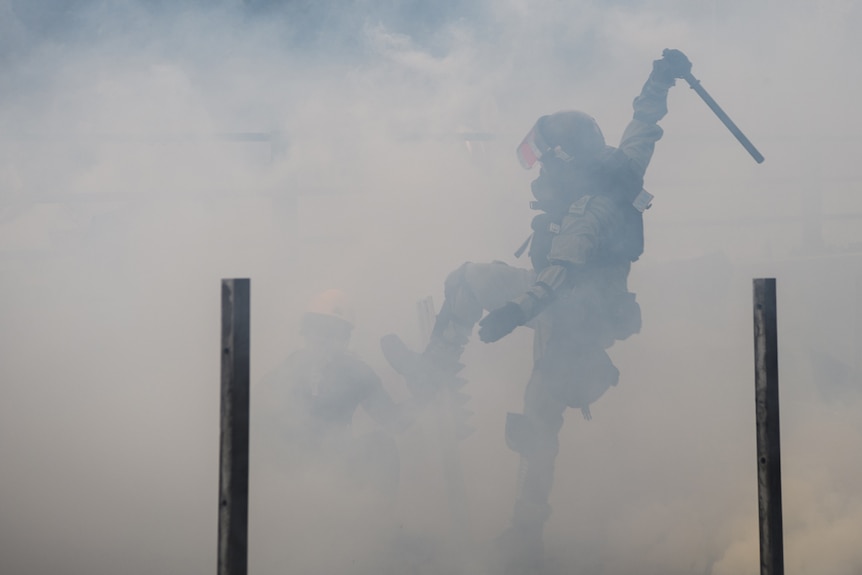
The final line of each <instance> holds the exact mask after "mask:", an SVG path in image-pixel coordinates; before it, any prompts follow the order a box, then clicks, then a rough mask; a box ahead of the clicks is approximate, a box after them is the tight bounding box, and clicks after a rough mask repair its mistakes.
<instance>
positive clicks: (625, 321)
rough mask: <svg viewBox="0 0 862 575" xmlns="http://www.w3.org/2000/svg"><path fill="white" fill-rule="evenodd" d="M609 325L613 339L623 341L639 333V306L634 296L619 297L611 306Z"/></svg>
mask: <svg viewBox="0 0 862 575" xmlns="http://www.w3.org/2000/svg"><path fill="white" fill-rule="evenodd" d="M610 311H611V325H612V328H613V336H614V339H617V340H624V339H627V338H629V337H631V336H633V335H634V334H636V333H640V331H641V306H640V304H639V303H638V302H637V299H636V296H635V294H633V293H631V292H626V293H624V294H622V295H620V296H619V297H618V298H616V300H615V301H614V303H613V305H612V306H611V310H610Z"/></svg>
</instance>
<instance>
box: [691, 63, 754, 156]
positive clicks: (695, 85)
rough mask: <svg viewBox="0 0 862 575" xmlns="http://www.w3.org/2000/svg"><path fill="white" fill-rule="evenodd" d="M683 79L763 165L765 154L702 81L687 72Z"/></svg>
mask: <svg viewBox="0 0 862 575" xmlns="http://www.w3.org/2000/svg"><path fill="white" fill-rule="evenodd" d="M682 79H683V80H685V81H686V82H688V85H689V86H691V89H692V90H694V91H695V92H697V95H698V96H700V97H701V99H702V100H703V101H704V102H706V105H707V106H709V108H710V109H711V110H712V111H713V113H715V115H716V116H718V119H719V120H721V123H722V124H724V125H725V126H726V127H727V129H728V130H730V133H731V134H733V135H734V136H735V137H736V139H737V140H739V143H740V144H742V147H743V148H745V149H746V150H747V151H748V153H749V154H751V157H752V158H754V161H755V162H757V163H758V164H761V163H763V154H761V153H760V152H759V151H757V148H755V147H754V144H752V143H751V141H750V140H749V139H748V138H746V137H745V134H743V133H742V130H740V129H739V128H737V127H736V124H734V123H733V120H731V119H730V117H729V116H728V115H727V114H725V113H724V110H722V109H721V106H719V105H718V102H716V101H715V100H713V99H712V96H710V95H709V92H707V91H706V89H705V88H704V87H703V86H701V85H700V80H698V79H697V78H695V77H694V76H693V75H692V74H691V72H686V73H685V74H684V75H683V76H682Z"/></svg>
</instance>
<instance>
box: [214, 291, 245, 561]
mask: <svg viewBox="0 0 862 575" xmlns="http://www.w3.org/2000/svg"><path fill="white" fill-rule="evenodd" d="M250 292H251V286H250V281H249V280H248V279H225V280H222V284H221V450H220V454H219V468H220V471H219V521H218V575H246V569H247V558H248V553H247V550H248V423H249V325H250V306H249V302H250Z"/></svg>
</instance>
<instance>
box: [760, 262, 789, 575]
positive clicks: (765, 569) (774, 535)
mask: <svg viewBox="0 0 862 575" xmlns="http://www.w3.org/2000/svg"><path fill="white" fill-rule="evenodd" d="M776 309H777V307H776V304H775V278H768V279H755V280H754V376H755V377H754V391H755V401H756V417H757V499H758V510H759V516H760V573H761V575H784V535H783V532H782V517H781V442H780V434H779V421H778V333H777V320H776V316H777V314H776Z"/></svg>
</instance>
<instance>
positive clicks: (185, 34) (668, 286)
mask: <svg viewBox="0 0 862 575" xmlns="http://www.w3.org/2000/svg"><path fill="white" fill-rule="evenodd" d="M861 17H862V14H860V8H859V7H858V6H857V5H856V4H855V3H852V2H830V3H825V2H820V3H807V2H781V3H778V2H773V1H770V0H757V1H755V2H746V3H727V2H717V1H714V2H697V3H691V2H671V1H661V0H654V1H646V2H633V1H623V0H619V1H616V2H604V3H600V2H592V1H588V0H582V1H553V0H540V1H537V2H529V3H528V2H521V1H516V0H506V1H503V2H490V1H487V2H486V1H482V0H475V1H473V2H466V3H456V2H449V1H445V2H436V3H431V2H427V3H422V2H416V1H414V2H394V1H391V2H390V1H386V0H381V1H378V2H371V1H362V0H355V1H354V2H350V3H335V2H326V1H324V2H287V1H285V2H277V1H275V0H273V1H269V2H267V1H265V0H254V1H253V0H247V1H245V2H241V1H239V0H233V1H229V0H222V1H221V2H215V3H205V2H197V1H192V0H184V1H181V2H156V1H153V2H144V1H135V0H124V1H121V2H115V3H102V2H95V1H92V0H76V1H74V2H59V1H51V0H38V1H34V0H31V1H25V0H0V65H2V68H3V70H2V74H0V129H2V136H0V149H2V154H0V200H2V204H0V206H2V207H0V218H2V219H0V281H2V291H3V294H4V297H3V300H2V304H0V314H2V326H3V329H2V331H0V337H2V341H3V346H2V350H3V352H2V353H3V355H2V380H3V390H4V400H3V401H2V403H0V429H2V432H0V453H2V455H3V462H4V464H3V466H2V468H0V506H2V512H0V557H2V559H0V570H2V571H3V572H8V573H19V574H24V575H26V574H37V573H38V574H41V573H50V572H63V573H119V572H122V573H129V574H135V573H204V572H211V571H212V570H213V569H214V568H215V558H216V519H217V508H216V497H217V491H218V483H217V469H218V441H217V438H218V430H219V429H218V428H219V417H218V414H219V404H218V402H219V384H218V381H219V373H218V369H219V365H218V361H217V349H218V347H217V346H218V339H217V338H218V334H219V321H220V318H219V309H220V307H219V300H218V298H219V293H220V292H219V289H218V288H219V283H218V282H219V281H220V279H221V278H227V277H249V278H251V280H252V342H253V345H252V381H253V382H256V381H259V380H260V378H261V377H263V376H264V375H265V374H266V373H268V372H269V371H270V370H271V369H272V368H273V367H274V366H275V365H276V364H278V362H279V361H280V360H281V359H282V358H283V357H284V356H285V355H286V354H287V353H288V352H289V351H290V350H292V349H294V348H296V347H297V346H299V345H300V344H301V341H300V339H299V336H298V334H297V327H298V320H299V316H300V314H301V313H302V311H303V308H304V305H305V302H306V301H307V300H308V299H309V297H311V296H312V295H313V294H315V293H317V292H319V291H321V290H323V289H326V288H329V287H339V288H342V289H344V290H345V291H347V292H348V293H349V294H350V296H351V297H352V299H353V300H354V302H355V305H356V310H357V327H356V329H355V333H354V338H353V341H352V349H353V351H354V352H355V353H356V355H358V356H359V357H362V358H363V359H364V360H365V361H367V362H368V363H369V364H371V365H372V366H373V367H374V368H375V369H376V370H377V371H378V373H379V374H380V375H381V377H382V378H383V381H384V385H385V387H386V388H387V390H388V391H389V392H390V393H391V394H392V395H393V396H394V397H395V398H396V399H398V400H404V399H406V398H407V397H408V392H407V389H406V388H405V386H404V384H403V382H402V381H401V379H400V378H399V377H398V375H397V374H395V373H394V372H393V371H392V370H391V368H390V367H389V366H388V365H387V364H386V362H385V360H384V359H383V357H382V355H381V353H380V349H379V345H378V341H379V337H380V336H381V335H383V334H385V333H387V332H396V333H400V334H402V335H403V336H404V337H405V339H407V340H408V341H409V342H410V343H411V344H413V345H416V346H418V345H419V344H420V339H419V330H418V328H417V320H416V317H415V312H414V305H415V302H416V301H417V300H418V299H420V298H422V297H424V296H426V295H431V296H433V297H434V299H435V301H436V302H437V304H438V306H439V303H440V302H441V301H442V286H443V279H444V278H445V277H446V274H447V273H448V272H450V271H451V270H453V269H455V268H456V267H457V266H458V265H460V263H462V262H463V261H491V260H495V259H497V260H503V261H506V262H508V263H511V264H513V265H521V266H527V265H528V264H527V263H526V262H525V261H523V260H516V259H515V258H514V257H513V256H512V255H511V254H512V252H513V251H514V250H515V249H516V248H517V247H518V245H519V244H520V243H521V241H523V239H524V238H525V237H526V235H527V234H528V233H529V223H530V218H531V217H532V215H533V214H532V213H531V212H530V210H529V209H528V206H527V202H528V201H529V200H530V199H531V198H530V194H529V182H530V180H531V179H532V178H533V177H534V174H532V173H530V172H525V171H523V170H522V169H521V168H520V166H519V165H518V163H517V161H516V159H515V157H514V154H513V150H514V147H515V145H516V144H517V143H518V142H519V141H520V138H521V137H522V136H523V135H524V134H525V133H526V132H527V130H529V128H530V127H531V126H532V124H533V122H534V121H535V120H536V118H537V117H538V116H540V115H542V114H547V113H551V112H554V111H557V110H560V109H567V108H576V109H580V110H584V111H586V112H588V113H590V114H592V115H593V116H595V117H596V119H597V120H598V122H599V124H600V125H601V126H602V129H603V131H604V133H605V137H606V139H607V140H608V142H609V143H612V144H615V143H616V142H617V141H618V140H619V137H620V135H621V133H622V130H623V128H624V127H625V124H626V123H627V122H628V120H629V119H630V117H631V100H632V98H633V97H634V96H635V95H636V94H637V93H638V91H639V90H640V87H641V85H642V83H643V82H644V80H645V79H646V77H647V75H648V73H649V71H650V66H651V61H652V60H653V59H655V58H657V57H658V56H659V55H660V54H661V51H662V49H663V48H667V47H676V48H679V49H681V50H683V51H684V52H686V54H687V55H688V56H689V57H690V58H691V60H692V61H693V63H694V69H693V72H694V74H695V76H697V77H698V78H700V79H701V80H702V81H703V84H704V86H705V87H706V88H707V89H708V90H709V91H710V92H711V93H712V95H713V96H714V97H715V98H716V100H718V102H719V103H720V104H721V105H722V107H723V108H724V109H725V110H726V111H727V112H728V114H729V115H730V116H731V117H732V118H733V119H734V121H735V122H736V123H737V124H738V125H739V126H740V127H741V128H742V129H743V131H744V132H746V134H747V135H748V136H749V137H750V138H751V140H752V141H753V142H754V143H755V144H756V145H757V146H758V147H759V149H760V150H761V151H762V152H763V153H764V155H765V156H766V162H765V163H764V164H762V165H757V164H755V163H754V162H753V161H752V160H751V158H750V157H748V155H747V154H746V153H745V151H744V150H743V149H742V147H741V146H739V145H738V143H737V142H736V141H735V140H734V139H733V138H732V137H731V135H730V134H729V133H728V132H727V130H726V129H725V128H724V127H723V126H722V125H721V124H720V123H719V122H718V120H717V119H716V118H715V117H714V116H713V114H712V113H711V112H710V111H709V109H708V108H707V107H706V106H705V105H704V104H703V102H702V101H700V100H699V99H698V98H697V96H696V95H695V94H694V93H693V92H691V91H690V90H689V89H688V88H687V87H686V86H684V85H678V86H677V87H676V88H674V89H672V90H671V94H670V98H669V109H670V113H669V114H668V116H667V117H666V118H665V119H664V120H663V121H662V122H661V125H662V127H663V128H664V130H665V136H664V138H663V139H662V140H661V141H660V142H659V143H658V145H657V148H656V153H655V156H654V158H653V162H652V164H651V166H650V169H649V170H648V173H647V178H646V184H645V185H646V188H647V189H648V190H649V191H650V192H651V193H653V194H655V196H656V199H655V201H654V203H653V207H652V208H651V209H650V210H649V211H648V212H647V213H646V217H645V225H646V252H645V254H644V256H643V257H642V258H641V261H639V262H638V263H637V264H635V265H634V266H633V271H632V275H631V278H630V282H631V287H632V289H633V291H636V292H637V293H638V298H639V301H640V303H641V306H642V308H643V313H644V328H643V330H642V333H641V334H640V335H638V336H636V337H633V338H631V339H630V340H626V341H624V342H620V343H618V344H617V345H616V346H615V347H614V348H613V349H612V350H611V354H612V356H613V358H614V361H615V362H616V364H617V365H618V367H619V368H620V370H621V372H622V376H621V381H620V384H619V386H617V387H616V388H613V389H611V390H610V391H609V392H608V393H607V394H606V395H605V396H604V397H603V398H602V399H600V400H599V401H598V402H597V403H596V404H595V406H594V408H593V415H594V419H593V420H592V421H591V422H589V423H588V422H585V421H583V420H582V419H581V418H580V414H578V413H577V412H574V411H571V410H570V412H569V413H567V423H566V425H565V427H564V428H563V431H562V433H561V437H560V441H561V452H560V457H559V459H558V464H557V474H556V480H555V489H554V493H553V496H552V506H553V515H552V517H551V519H550V521H549V523H548V526H547V529H546V546H547V550H548V557H549V559H548V560H549V562H550V563H551V565H552V566H556V567H559V569H560V571H561V572H562V571H565V572H571V571H577V570H580V571H582V572H591V573H659V572H660V573H712V574H713V575H731V574H732V575H736V574H739V573H755V572H756V571H757V568H758V567H757V565H758V534H757V500H756V479H755V474H756V468H755V465H754V461H755V459H754V458H755V443H754V410H753V377H752V373H753V369H752V366H753V356H752V352H751V349H752V338H751V313H750V306H751V295H750V294H751V279H752V278H753V277H776V278H777V281H778V297H779V301H778V305H779V329H780V333H779V342H780V345H781V350H780V360H781V364H780V365H781V384H782V389H781V394H782V395H781V397H782V448H783V468H784V470H783V480H784V517H785V526H784V533H785V555H786V563H787V569H788V571H792V572H793V573H799V574H806V573H807V574H814V573H816V574H818V575H822V574H835V575H839V574H845V573H853V572H858V571H859V569H860V568H862V553H861V552H860V551H859V547H858V545H857V544H856V543H857V542H858V541H859V540H860V539H862V488H860V487H859V486H860V485H862V481H860V477H862V462H860V459H859V456H858V451H859V450H858V447H857V446H858V445H859V443H860V440H862V428H860V421H862V417H860V416H862V402H860V391H862V390H860V385H862V384H861V383H860V375H859V373H860V369H862V366H860V364H859V360H858V357H859V356H860V352H862V339H860V338H862V277H860V276H862V274H860V269H862V268H860V255H859V250H860V245H862V244H860V242H862V238H860V236H859V231H858V230H859V226H858V220H857V219H855V218H858V217H859V215H860V213H862V209H860V208H862V206H860V200H859V198H858V194H856V193H854V192H855V191H856V190H855V188H856V187H857V186H858V185H859V182H860V174H859V168H858V162H856V161H855V160H854V159H853V158H854V157H855V156H856V155H858V153H859V151H860V150H859V149H858V145H857V144H856V143H855V138H854V137H853V135H854V134H855V133H856V132H858V131H859V129H860V128H862V125H860V122H862V120H860V116H859V114H858V113H856V102H855V94H856V93H858V91H859V88H860V81H862V78H860V71H859V68H858V66H857V65H856V63H855V54H858V53H859V51H860V48H862V47H860V45H859V43H860V41H859V39H858V38H857V35H855V34H854V31H855V30H857V29H858V28H859V26H860V24H862V21H860V19H862V18H861ZM467 134H473V136H467ZM530 350H531V344H530V334H529V333H528V332H527V330H516V332H515V333H513V334H512V335H511V336H510V337H508V338H505V339H504V340H502V341H501V342H499V343H497V344H494V345H484V344H479V343H473V344H471V345H470V346H469V347H468V349H467V352H466V354H465V356H464V361H465V363H466V364H467V368H466V369H465V371H464V372H463V373H464V375H465V377H466V378H467V379H468V380H469V382H470V383H469V386H468V388H467V391H468V392H469V393H470V394H471V395H472V400H471V404H470V406H471V409H473V410H474V411H475V412H476V413H475V415H474V416H473V421H472V422H473V424H474V426H475V427H477V432H476V433H475V434H474V435H473V436H471V437H470V438H469V439H467V440H466V441H464V442H462V443H461V444H460V454H461V458H462V464H463V472H464V477H465V482H466V489H467V495H468V501H469V512H470V519H471V535H472V540H473V547H472V548H471V549H470V550H469V551H470V553H468V555H469V556H470V557H471V558H472V557H480V556H481V554H482V550H483V549H484V548H486V547H487V546H488V545H489V544H490V542H491V541H492V540H493V538H494V537H495V536H496V535H497V534H498V533H499V532H500V531H501V530H502V529H503V528H504V527H505V525H506V522H507V521H508V518H509V513H510V511H511V504H512V500H513V497H514V490H515V478H516V473H517V465H518V462H517V456H516V455H515V454H513V453H512V452H510V451H508V450H507V449H506V447H505V444H504V440H503V422H504V419H505V414H506V412H507V411H519V410H520V408H521V405H520V404H521V394H522V393H523V387H524V384H525V382H526V380H527V377H528V374H529V371H530V362H531V357H530ZM254 397H255V396H254V386H253V387H252V403H253V406H252V409H253V417H254V413H255V410H257V409H259V408H260V406H259V405H256V404H254ZM355 423H356V426H357V428H359V429H363V428H366V427H368V426H371V425H372V424H371V423H370V422H369V421H366V420H365V419H364V416H363V415H362V414H361V413H360V414H359V415H358V417H357V421H356V422H355ZM435 437H436V436H435V434H434V423H433V418H430V417H429V416H427V415H423V416H421V417H420V419H419V421H418V422H417V424H416V425H415V426H414V427H413V428H411V429H410V430H408V431H407V432H406V433H405V434H403V435H401V436H399V437H398V439H397V441H398V447H399V451H400V457H401V479H400V489H399V493H398V496H397V500H396V501H395V502H391V501H390V502H389V503H388V504H385V505H384V504H381V503H380V502H379V501H377V500H376V499H374V498H373V497H371V496H368V495H367V494H356V493H353V492H351V491H350V490H348V489H345V488H344V486H343V485H340V484H339V482H338V481H337V480H335V479H333V478H332V477H331V476H329V475H326V474H322V473H320V472H319V470H313V469H309V470H308V471H307V472H306V473H301V474H299V476H298V477H297V476H291V477H288V476H287V475H286V474H285V473H284V472H283V466H282V463H281V462H280V461H279V457H284V458H286V457H289V454H286V453H283V452H279V451H278V450H277V449H269V448H266V447H264V446H263V445H262V444H260V443H258V442H257V439H258V436H257V435H254V434H253V443H252V453H251V457H252V475H251V515H250V539H249V551H250V559H249V567H250V571H251V572H253V573H270V572H285V571H291V572H297V573H299V572H304V573H313V572H321V573H322V572H345V573H347V572H387V571H391V572H404V571H405V569H406V567H405V565H407V566H409V567H410V568H412V569H413V570H414V572H428V573H434V572H435V571H434V569H435V568H439V567H440V562H441V561H442V560H441V556H443V555H444V552H445V550H446V549H447V545H451V541H449V540H448V539H447V536H448V534H449V533H450V532H451V529H452V528H451V525H450V524H449V521H450V518H449V516H448V512H447V504H446V491H445V488H444V485H443V479H442V471H441V465H440V455H439V449H438V446H437V445H436V443H435ZM399 545H400V547H398V546H399ZM396 548H397V550H396ZM405 549H406V550H407V551H405ZM399 561H400V563H399ZM423 561H424V562H423ZM286 566H287V567H286ZM466 568H469V569H475V568H477V566H476V564H475V562H473V561H472V560H471V561H468V564H467V565H466V567H465V569H466Z"/></svg>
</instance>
